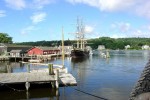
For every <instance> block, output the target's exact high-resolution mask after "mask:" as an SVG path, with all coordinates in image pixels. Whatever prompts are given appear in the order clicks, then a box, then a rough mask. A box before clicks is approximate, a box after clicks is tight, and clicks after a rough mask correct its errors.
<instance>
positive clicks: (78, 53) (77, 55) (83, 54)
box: [71, 49, 89, 58]
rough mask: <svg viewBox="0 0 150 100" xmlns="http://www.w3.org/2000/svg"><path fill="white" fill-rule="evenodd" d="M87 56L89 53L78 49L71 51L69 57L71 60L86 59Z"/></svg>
mask: <svg viewBox="0 0 150 100" xmlns="http://www.w3.org/2000/svg"><path fill="white" fill-rule="evenodd" d="M87 56H89V51H86V50H85V51H84V50H80V49H73V50H72V51H71V57H72V58H80V57H87Z"/></svg>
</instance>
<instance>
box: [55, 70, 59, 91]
mask: <svg viewBox="0 0 150 100" xmlns="http://www.w3.org/2000/svg"><path fill="white" fill-rule="evenodd" d="M55 77H56V82H55V86H56V89H58V88H59V70H58V69H57V70H56V75H55Z"/></svg>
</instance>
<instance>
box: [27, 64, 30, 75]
mask: <svg viewBox="0 0 150 100" xmlns="http://www.w3.org/2000/svg"><path fill="white" fill-rule="evenodd" d="M27 71H28V73H30V64H29V63H28V64H27Z"/></svg>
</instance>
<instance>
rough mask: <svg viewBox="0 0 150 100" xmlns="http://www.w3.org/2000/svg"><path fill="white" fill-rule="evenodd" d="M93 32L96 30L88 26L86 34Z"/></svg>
mask: <svg viewBox="0 0 150 100" xmlns="http://www.w3.org/2000/svg"><path fill="white" fill-rule="evenodd" d="M93 30H94V28H93V27H92V26H88V25H86V26H85V29H84V31H85V33H92V32H93Z"/></svg>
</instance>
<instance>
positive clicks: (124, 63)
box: [0, 50, 150, 100]
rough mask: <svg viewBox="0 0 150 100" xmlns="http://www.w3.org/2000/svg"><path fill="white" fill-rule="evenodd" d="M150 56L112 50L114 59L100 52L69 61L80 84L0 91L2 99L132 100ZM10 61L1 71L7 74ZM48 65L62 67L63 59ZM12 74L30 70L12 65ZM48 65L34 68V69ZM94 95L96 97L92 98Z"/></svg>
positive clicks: (67, 64)
mask: <svg viewBox="0 0 150 100" xmlns="http://www.w3.org/2000/svg"><path fill="white" fill-rule="evenodd" d="M149 57H150V51H136V50H135V51H110V58H108V59H106V58H104V57H101V56H100V54H99V52H98V51H94V54H93V56H90V57H89V58H86V59H71V58H69V57H68V58H65V66H66V67H67V68H68V70H69V72H70V73H72V74H73V76H74V77H75V78H76V80H77V83H78V85H77V86H73V87H60V88H59V90H58V91H57V90H55V89H51V88H37V89H31V90H30V91H29V92H28V93H27V92H26V91H21V92H17V91H12V90H7V91H0V99H1V100H6V99H8V100H16V99H30V100H79V99H84V100H102V99H100V98H98V97H102V98H106V99H108V100H128V98H129V95H130V92H131V90H132V88H133V86H134V84H135V83H136V81H137V80H138V78H139V77H140V73H141V72H142V70H143V69H144V67H145V65H146V63H147V62H148V60H149ZM7 63H8V62H2V63H1V64H0V72H7V67H6V65H7ZM48 63H54V64H61V63H62V61H61V59H53V60H52V61H49V62H48ZM11 66H12V68H11V70H10V71H11V72H13V73H18V72H26V71H27V67H26V65H25V64H21V63H11ZM43 67H45V66H36V65H34V66H33V65H32V66H31V69H38V68H43ZM90 94H92V95H90Z"/></svg>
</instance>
